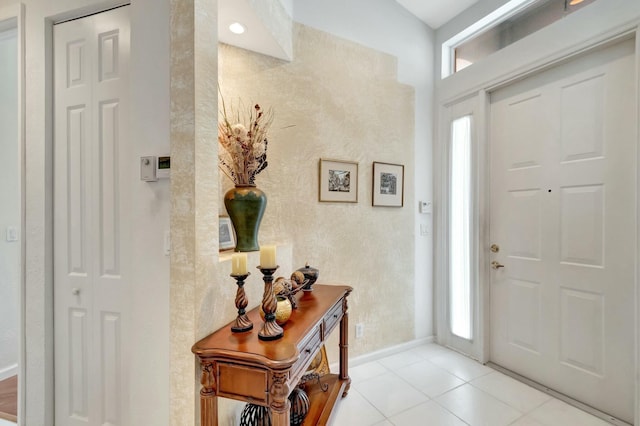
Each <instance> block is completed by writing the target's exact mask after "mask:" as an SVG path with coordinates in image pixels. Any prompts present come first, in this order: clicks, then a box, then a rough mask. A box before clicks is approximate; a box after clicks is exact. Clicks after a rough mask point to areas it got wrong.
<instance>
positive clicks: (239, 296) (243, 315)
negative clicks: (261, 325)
mask: <svg viewBox="0 0 640 426" xmlns="http://www.w3.org/2000/svg"><path fill="white" fill-rule="evenodd" d="M249 275H251V274H249V273H246V274H242V275H235V274H231V276H232V277H233V278H234V279H235V280H236V284H237V285H238V291H236V308H237V309H238V316H237V317H236V320H235V321H234V323H233V324H232V325H231V331H233V332H234V333H242V332H243V331H249V330H251V329H252V328H253V323H252V322H251V320H250V319H249V317H248V316H247V311H246V310H245V309H246V308H247V305H248V304H249V301H248V300H247V295H246V294H245V292H244V281H245V280H246V279H247V277H248V276H249Z"/></svg>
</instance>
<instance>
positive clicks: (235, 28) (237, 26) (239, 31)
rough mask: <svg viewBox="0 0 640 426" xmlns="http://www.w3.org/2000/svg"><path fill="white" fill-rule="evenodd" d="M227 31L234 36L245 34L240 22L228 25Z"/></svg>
mask: <svg viewBox="0 0 640 426" xmlns="http://www.w3.org/2000/svg"><path fill="white" fill-rule="evenodd" d="M229 31H231V32H232V33H234V34H242V33H244V32H245V28H244V25H242V24H241V23H240V22H234V23H233V24H231V25H229Z"/></svg>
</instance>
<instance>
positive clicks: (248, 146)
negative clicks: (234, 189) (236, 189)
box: [218, 97, 273, 185]
mask: <svg viewBox="0 0 640 426" xmlns="http://www.w3.org/2000/svg"><path fill="white" fill-rule="evenodd" d="M221 99H222V102H221V103H222V110H221V111H220V121H219V123H218V142H219V144H220V147H221V149H220V152H219V154H218V160H219V166H220V169H221V170H222V171H223V172H224V174H226V175H227V177H229V179H231V180H232V181H233V183H234V184H236V185H255V178H256V175H257V174H258V173H260V172H261V171H263V170H264V169H265V168H266V167H267V164H268V163H267V131H268V130H269V127H270V126H271V123H272V122H273V111H272V110H271V109H270V108H269V109H267V110H266V111H265V110H263V109H262V108H261V107H260V105H258V104H256V105H255V106H253V107H252V108H248V112H245V113H244V114H245V115H244V117H243V116H241V110H245V109H247V108H244V107H243V105H242V104H240V105H239V107H238V108H237V109H235V110H234V109H233V107H231V108H230V109H229V112H227V107H226V105H225V102H224V98H222V97H221Z"/></svg>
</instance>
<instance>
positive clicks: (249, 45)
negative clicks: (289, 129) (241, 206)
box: [0, 0, 478, 60]
mask: <svg viewBox="0 0 640 426" xmlns="http://www.w3.org/2000/svg"><path fill="white" fill-rule="evenodd" d="M0 1H1V0H0ZM389 1H391V0H389ZM395 1H397V2H398V4H400V5H401V6H403V7H404V8H405V9H407V10H408V11H409V12H410V13H411V14H413V15H415V16H416V17H418V18H419V19H420V20H422V21H423V22H425V23H426V24H427V25H429V26H430V27H431V28H433V29H437V28H438V27H440V26H441V25H443V24H444V23H446V22H448V21H449V20H450V19H451V18H453V17H454V16H456V15H458V14H459V13H460V12H462V11H463V10H465V9H467V8H468V7H470V6H471V5H473V4H475V3H477V2H478V0H395ZM290 4H291V6H292V7H294V8H295V0H290ZM238 17H242V18H241V23H242V24H243V25H244V26H245V27H246V32H245V33H244V34H242V35H237V34H233V33H232V32H231V31H230V30H229V24H231V23H233V22H236V21H237V20H238V19H239V18H238ZM218 39H219V41H220V42H222V43H226V44H230V45H233V46H237V47H241V48H243V49H248V50H252V51H255V52H259V53H262V54H265V55H268V56H273V57H275V58H280V59H284V60H291V57H290V52H287V51H286V49H284V50H283V46H282V45H280V43H279V42H278V40H276V38H275V37H274V36H273V34H271V31H269V29H268V28H267V27H266V26H265V25H264V23H263V21H262V19H261V18H260V16H258V14H257V13H256V10H255V8H254V6H253V5H252V3H251V0H218Z"/></svg>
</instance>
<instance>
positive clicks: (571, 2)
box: [569, 0, 584, 6]
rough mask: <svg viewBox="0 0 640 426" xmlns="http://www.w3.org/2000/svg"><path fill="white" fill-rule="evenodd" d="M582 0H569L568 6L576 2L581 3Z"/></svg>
mask: <svg viewBox="0 0 640 426" xmlns="http://www.w3.org/2000/svg"><path fill="white" fill-rule="evenodd" d="M583 1H584V0H571V1H570V2H569V6H575V5H576V4H580V3H582V2H583Z"/></svg>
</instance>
